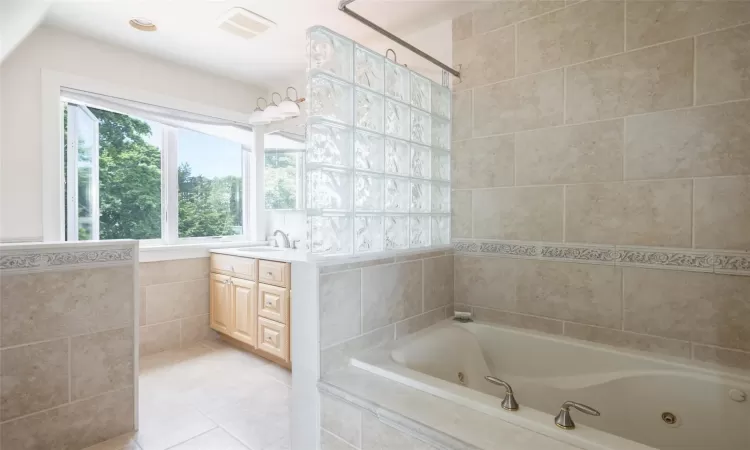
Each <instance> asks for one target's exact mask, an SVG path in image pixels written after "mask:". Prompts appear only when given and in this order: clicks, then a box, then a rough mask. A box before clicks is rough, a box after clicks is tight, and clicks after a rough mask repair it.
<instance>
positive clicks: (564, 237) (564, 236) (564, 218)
mask: <svg viewBox="0 0 750 450" xmlns="http://www.w3.org/2000/svg"><path fill="white" fill-rule="evenodd" d="M562 188H563V190H562V191H563V198H562V207H563V210H562V213H563V216H562V241H563V244H564V243H566V242H568V239H567V238H568V236H567V234H568V224H567V222H568V186H567V185H563V187H562Z"/></svg>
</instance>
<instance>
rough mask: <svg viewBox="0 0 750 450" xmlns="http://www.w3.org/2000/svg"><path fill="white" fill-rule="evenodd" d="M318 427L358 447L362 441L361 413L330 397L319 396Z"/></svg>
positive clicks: (351, 406)
mask: <svg viewBox="0 0 750 450" xmlns="http://www.w3.org/2000/svg"><path fill="white" fill-rule="evenodd" d="M320 426H321V427H322V428H323V429H325V430H328V431H330V432H331V433H333V434H335V435H336V436H338V437H340V438H341V439H343V440H345V441H346V442H348V443H349V444H351V445H353V446H355V447H359V442H360V440H361V439H362V412H361V410H360V409H359V408H357V407H356V406H354V405H351V404H349V403H346V402H344V401H342V400H339V399H337V398H334V397H331V396H330V395H325V394H321V395H320Z"/></svg>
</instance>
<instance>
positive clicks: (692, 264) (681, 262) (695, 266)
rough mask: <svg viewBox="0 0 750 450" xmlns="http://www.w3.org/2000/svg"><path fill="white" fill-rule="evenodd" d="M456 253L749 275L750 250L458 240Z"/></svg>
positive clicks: (455, 245) (455, 243) (454, 246)
mask: <svg viewBox="0 0 750 450" xmlns="http://www.w3.org/2000/svg"><path fill="white" fill-rule="evenodd" d="M453 248H454V249H455V251H456V252H457V253H477V254H482V255H494V256H498V257H509V258H530V259H539V260H550V261H563V262H578V263H586V264H610V265H617V266H624V267H648V268H654V269H669V270H687V271H693V272H708V273H721V274H730V275H745V276H750V252H747V253H733V252H715V251H712V250H695V249H673V248H662V247H631V246H612V245H596V244H594V245H592V244H551V243H544V242H539V243H537V242H518V241H480V240H461V241H455V242H454V243H453Z"/></svg>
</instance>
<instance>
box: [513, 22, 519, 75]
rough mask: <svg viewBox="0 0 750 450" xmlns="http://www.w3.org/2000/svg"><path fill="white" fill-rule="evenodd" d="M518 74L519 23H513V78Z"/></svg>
mask: <svg viewBox="0 0 750 450" xmlns="http://www.w3.org/2000/svg"><path fill="white" fill-rule="evenodd" d="M517 76H518V23H514V24H513V78H515V77H517Z"/></svg>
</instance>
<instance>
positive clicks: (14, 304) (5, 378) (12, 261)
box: [0, 241, 138, 450]
mask: <svg viewBox="0 0 750 450" xmlns="http://www.w3.org/2000/svg"><path fill="white" fill-rule="evenodd" d="M137 251H138V250H137V244H136V243H135V242H134V241H130V242H129V243H123V242H115V243H102V244H94V245H89V244H77V243H69V244H51V245H45V244H29V245H14V246H0V303H1V304H0V319H1V321H2V333H0V339H1V342H0V346H1V347H2V350H0V375H1V376H0V421H1V422H2V423H1V424H0V428H1V432H0V435H1V437H0V438H1V439H2V448H4V449H8V450H24V449H58V448H66V449H71V450H77V449H82V448H86V447H89V446H91V445H93V444H96V443H98V442H101V441H105V440H107V439H110V438H112V437H115V436H118V435H120V434H123V433H126V432H128V431H132V430H133V429H134V427H135V402H136V395H135V387H134V385H135V373H134V370H135V367H136V365H135V354H136V352H135V336H134V328H135V289H136V286H137V279H136V267H137V266H136V264H137V262H136V260H134V258H137Z"/></svg>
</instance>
